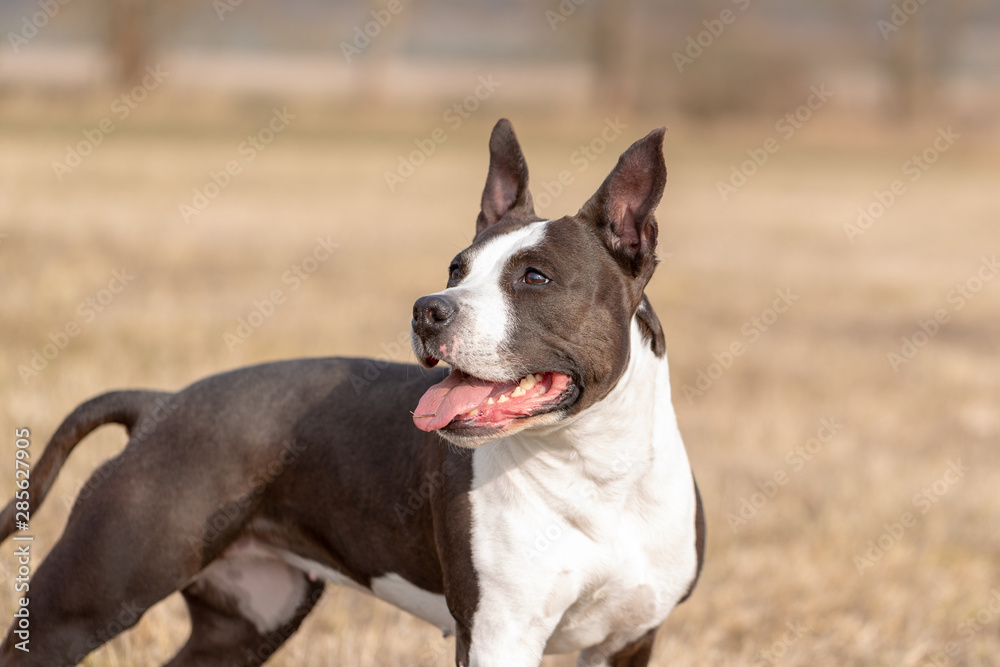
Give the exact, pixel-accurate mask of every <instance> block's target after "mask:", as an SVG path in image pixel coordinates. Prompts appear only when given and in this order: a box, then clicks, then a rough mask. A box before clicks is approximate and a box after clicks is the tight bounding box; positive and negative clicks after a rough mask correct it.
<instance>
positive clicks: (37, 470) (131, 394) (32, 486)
mask: <svg viewBox="0 0 1000 667" xmlns="http://www.w3.org/2000/svg"><path fill="white" fill-rule="evenodd" d="M171 396H172V394H169V393H166V392H159V391H111V392H108V393H106V394H101V395H100V396H98V397H96V398H92V399H90V400H89V401H87V402H86V403H82V404H81V405H79V406H77V408H76V410H73V412H71V413H70V415H69V416H68V417H66V419H64V420H63V423H62V424H60V425H59V428H58V429H56V432H55V434H54V435H53V436H52V439H51V440H49V444H48V446H47V447H46V448H45V452H44V453H43V454H42V458H40V459H38V461H37V462H35V463H32V460H31V459H24V461H25V463H27V464H28V465H29V466H30V477H28V476H25V477H21V476H20V475H17V473H16V472H15V480H16V481H17V483H18V484H17V490H16V492H15V496H14V499H13V500H11V501H10V503H9V504H8V505H7V507H5V508H4V509H3V511H2V512H0V543H2V542H3V541H4V540H6V539H7V538H8V537H9V536H10V534H11V533H13V532H14V530H15V529H16V526H17V522H18V521H19V520H23V521H25V522H26V521H27V519H28V518H29V516H30V513H33V512H34V511H35V510H36V509H37V508H38V507H39V506H40V505H41V504H42V501H43V500H45V496H46V495H47V494H48V492H49V489H50V488H51V487H52V484H53V483H54V482H55V481H56V477H57V476H58V475H59V471H60V470H61V469H62V467H63V464H64V463H65V462H66V459H67V457H69V454H70V452H72V451H73V448H74V447H76V444H77V443H78V442H80V441H81V440H83V438H84V437H86V436H87V434H88V433H90V432H91V431H93V430H94V429H96V428H97V427H98V426H101V425H103V424H110V423H115V424H123V425H124V426H125V428H127V429H128V432H129V434H130V435H131V433H132V431H133V429H134V428H135V426H136V424H138V423H139V421H140V419H142V417H143V416H144V415H145V414H146V412H147V410H148V409H149V408H151V407H153V406H155V405H163V406H166V405H167V400H168V399H169V397H171ZM143 430H144V431H145V425H144V428H143ZM24 469H25V468H24V467H22V466H18V467H15V471H17V470H24ZM21 480H26V481H25V482H22V481H21ZM22 487H26V488H22ZM25 491H27V493H25ZM19 494H20V495H19ZM25 496H27V497H25ZM25 500H27V506H25V505H24V504H21V503H24V502H25ZM25 507H27V510H25ZM21 514H23V517H21V516H18V515H21Z"/></svg>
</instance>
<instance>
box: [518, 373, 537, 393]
mask: <svg viewBox="0 0 1000 667" xmlns="http://www.w3.org/2000/svg"><path fill="white" fill-rule="evenodd" d="M536 384H538V380H536V379H535V376H534V375H525V376H524V377H523V378H521V382H520V383H519V384H518V388H519V389H523V390H524V391H528V390H529V389H531V388H532V387H534V386H535V385H536Z"/></svg>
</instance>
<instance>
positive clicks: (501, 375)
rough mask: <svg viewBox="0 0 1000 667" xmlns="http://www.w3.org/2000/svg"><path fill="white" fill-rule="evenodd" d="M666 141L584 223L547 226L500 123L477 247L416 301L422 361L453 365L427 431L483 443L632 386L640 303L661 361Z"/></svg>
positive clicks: (601, 192)
mask: <svg viewBox="0 0 1000 667" xmlns="http://www.w3.org/2000/svg"><path fill="white" fill-rule="evenodd" d="M663 134H664V129H663V128H660V129H657V130H654V131H652V132H650V133H649V134H648V135H647V136H646V137H644V138H643V139H640V140H639V141H637V142H635V143H634V144H632V146H630V147H629V149H628V150H626V151H625V153H623V154H622V156H621V158H620V159H619V160H618V164H617V166H615V168H614V169H613V170H612V172H611V173H610V174H609V175H608V177H607V178H606V179H605V181H604V183H603V184H602V185H601V187H600V188H598V190H597V192H596V193H595V194H594V196H593V197H591V198H590V200H589V201H588V202H587V203H586V204H584V205H583V207H582V208H581V209H580V211H579V212H578V213H576V215H571V216H564V217H562V218H558V219H555V220H542V219H541V218H539V217H538V216H537V215H535V209H534V206H533V204H532V199H531V193H530V192H529V191H528V167H527V165H526V164H525V160H524V155H523V154H522V152H521V147H520V145H519V144H518V142H517V137H516V136H515V135H514V130H513V128H512V127H511V124H510V122H508V121H507V120H506V119H501V120H500V121H499V122H498V123H497V124H496V127H494V128H493V134H492V136H491V137H490V166H489V173H488V174H487V177H486V187H485V189H484V190H483V198H482V208H481V210H480V213H479V218H478V219H477V220H476V236H475V238H474V239H473V242H472V245H470V246H469V247H468V248H466V249H465V250H463V251H462V252H460V253H459V254H458V255H457V256H456V257H455V259H453V260H452V262H451V266H450V267H449V269H448V285H447V288H446V289H445V290H444V291H441V292H437V293H435V294H431V295H429V296H425V297H421V298H420V299H418V300H417V302H416V303H415V304H414V306H413V332H412V342H413V350H414V352H415V353H416V355H417V358H418V359H419V360H420V361H421V362H422V363H423V364H424V365H425V366H427V367H428V368H429V367H432V366H434V365H435V364H437V363H438V362H439V361H444V362H447V363H448V364H450V365H451V366H452V371H451V374H450V375H449V376H448V377H447V378H446V379H445V380H444V381H443V382H440V383H439V384H436V385H434V386H433V387H431V388H430V389H428V390H427V392H426V393H425V394H424V396H423V398H421V400H420V403H419V405H418V406H417V408H416V410H415V412H414V417H413V421H414V423H415V424H416V426H417V427H418V428H420V429H422V430H425V431H433V430H437V431H439V433H440V434H441V435H442V436H444V437H445V438H447V439H448V440H449V441H451V442H453V443H455V444H458V445H461V446H464V447H477V446H479V445H481V444H483V443H485V442H488V441H490V440H493V439H495V438H498V437H501V436H505V435H509V434H512V433H515V432H517V431H520V430H522V429H525V428H530V427H533V426H540V425H544V424H552V423H555V422H557V421H559V420H561V419H564V418H566V417H567V416H570V415H573V414H576V413H579V412H580V411H582V410H585V409H586V408H587V407H588V406H590V405H593V404H594V403H595V402H597V401H599V400H601V399H602V398H603V397H604V396H606V395H607V394H608V392H609V391H611V389H612V388H613V387H614V386H615V385H616V384H617V383H618V381H619V379H620V378H621V376H622V373H623V372H624V370H625V367H626V364H627V362H628V358H629V349H630V338H631V323H632V319H633V317H634V316H635V315H636V312H637V311H638V310H639V309H640V307H641V308H642V311H643V312H642V313H640V315H642V316H643V318H642V319H643V321H644V331H645V332H647V333H648V334H650V337H651V341H650V344H651V346H653V348H654V350H656V352H657V354H662V336H661V334H660V331H659V323H658V322H657V321H656V316H655V315H654V314H653V313H652V310H651V309H650V308H649V305H648V302H645V300H644V296H643V290H644V288H645V287H646V284H647V283H648V282H649V279H650V278H651V277H652V275H653V270H654V269H655V267H656V256H655V250H656V236H657V226H656V219H655V218H654V217H653V212H654V210H655V209H656V206H657V204H658V203H659V201H660V196H661V195H662V194H663V187H664V185H665V183H666V179H667V170H666V167H665V165H664V162H663ZM657 341H658V342H657ZM657 348H661V349H657Z"/></svg>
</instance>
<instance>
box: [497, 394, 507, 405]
mask: <svg viewBox="0 0 1000 667" xmlns="http://www.w3.org/2000/svg"><path fill="white" fill-rule="evenodd" d="M509 400H510V397H509V396H507V394H500V398H498V399H497V403H506V402H507V401H509Z"/></svg>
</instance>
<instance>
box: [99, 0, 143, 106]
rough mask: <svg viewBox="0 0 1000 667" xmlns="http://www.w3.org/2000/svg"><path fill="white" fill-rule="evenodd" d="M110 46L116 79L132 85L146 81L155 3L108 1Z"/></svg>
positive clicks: (123, 85)
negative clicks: (143, 79) (153, 5)
mask: <svg viewBox="0 0 1000 667" xmlns="http://www.w3.org/2000/svg"><path fill="white" fill-rule="evenodd" d="M104 3H105V5H106V7H105V11H106V12H107V26H108V28H107V30H108V32H107V47H108V51H109V55H110V56H111V59H112V61H113V63H114V67H115V81H116V82H117V83H118V85H120V86H122V87H129V86H133V85H135V84H137V83H138V82H139V81H141V80H142V77H143V74H144V72H145V70H146V66H147V65H148V64H149V56H150V49H151V47H152V35H151V32H152V30H151V29H152V8H153V7H152V3H151V2H150V1H149V0H104Z"/></svg>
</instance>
